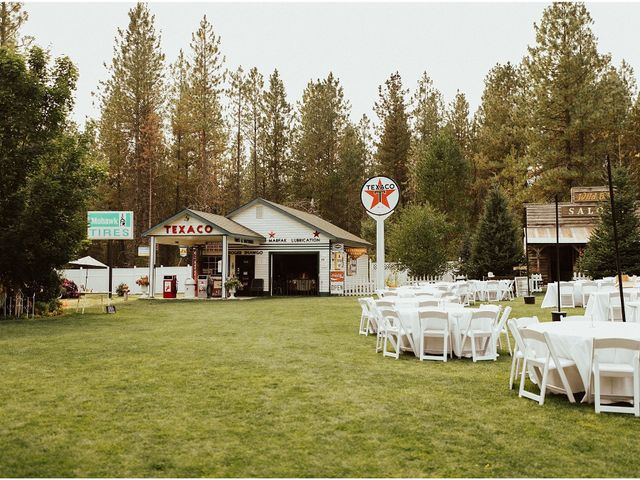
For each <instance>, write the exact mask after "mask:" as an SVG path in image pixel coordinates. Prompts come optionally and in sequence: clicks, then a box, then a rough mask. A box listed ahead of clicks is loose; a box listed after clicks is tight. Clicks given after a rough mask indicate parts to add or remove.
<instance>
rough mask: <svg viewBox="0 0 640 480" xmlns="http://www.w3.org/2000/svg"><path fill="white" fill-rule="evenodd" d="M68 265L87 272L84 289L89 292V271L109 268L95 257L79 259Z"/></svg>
mask: <svg viewBox="0 0 640 480" xmlns="http://www.w3.org/2000/svg"><path fill="white" fill-rule="evenodd" d="M68 265H74V266H76V267H82V268H84V269H85V270H86V273H85V275H84V289H85V290H89V289H88V288H87V280H88V279H89V269H90V268H109V267H108V266H107V265H105V264H104V263H102V262H100V261H98V260H96V259H95V258H93V257H89V256H87V257H82V258H79V259H78V260H73V261H72V262H69V263H68Z"/></svg>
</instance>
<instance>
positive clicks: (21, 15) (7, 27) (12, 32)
mask: <svg viewBox="0 0 640 480" xmlns="http://www.w3.org/2000/svg"><path fill="white" fill-rule="evenodd" d="M23 6H24V4H23V3H22V2H0V47H7V48H19V47H27V46H29V45H30V44H31V42H32V40H33V39H32V38H31V37H25V38H22V39H20V37H19V33H20V27H22V25H24V24H25V23H26V21H27V20H28V19H29V14H28V13H27V12H26V11H25V10H23Z"/></svg>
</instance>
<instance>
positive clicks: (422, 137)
mask: <svg viewBox="0 0 640 480" xmlns="http://www.w3.org/2000/svg"><path fill="white" fill-rule="evenodd" d="M412 105H413V110H412V111H411V125H412V136H411V147H410V150H409V181H408V192H407V193H408V195H406V198H408V199H415V198H417V196H418V193H417V191H418V186H417V184H416V166H417V164H418V162H419V159H420V156H421V155H422V154H423V153H424V151H425V150H426V148H427V146H428V145H429V143H430V142H431V141H432V140H433V138H434V137H435V136H436V135H437V133H438V132H439V131H440V129H441V128H442V126H443V123H444V113H445V110H444V101H443V99H442V94H441V93H440V92H439V91H438V90H437V89H436V88H435V87H434V86H433V81H432V80H431V78H430V77H429V76H428V75H427V72H424V73H423V74H422V76H421V77H420V80H418V86H417V88H416V91H415V93H414V94H413V97H412Z"/></svg>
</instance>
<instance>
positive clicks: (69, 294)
mask: <svg viewBox="0 0 640 480" xmlns="http://www.w3.org/2000/svg"><path fill="white" fill-rule="evenodd" d="M60 290H61V292H62V298H78V297H79V296H80V292H79V291H78V286H77V285H76V282H74V281H73V280H69V279H68V278H65V279H64V280H62V286H61V289H60Z"/></svg>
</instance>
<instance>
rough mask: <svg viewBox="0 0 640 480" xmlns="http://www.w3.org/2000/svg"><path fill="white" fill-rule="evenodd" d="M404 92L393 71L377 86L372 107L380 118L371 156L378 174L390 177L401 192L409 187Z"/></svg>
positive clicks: (408, 140) (408, 138)
mask: <svg viewBox="0 0 640 480" xmlns="http://www.w3.org/2000/svg"><path fill="white" fill-rule="evenodd" d="M406 94H407V91H406V90H403V88H402V79H401V77H400V74H399V73H398V72H395V73H393V74H391V76H390V77H389V78H388V79H387V80H386V81H385V84H384V86H382V85H381V86H379V87H378V101H377V102H376V104H375V108H374V109H375V112H376V114H377V115H378V119H379V121H380V134H379V140H378V142H377V144H376V147H377V151H376V157H375V160H376V165H377V168H378V173H379V174H380V175H387V176H389V177H391V178H393V179H394V180H395V181H396V183H397V184H398V185H400V188H402V189H403V190H404V191H405V192H406V191H408V190H409V188H408V180H409V168H408V165H409V148H410V146H411V133H410V130H409V116H408V114H407V103H406V100H405V95H406Z"/></svg>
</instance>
